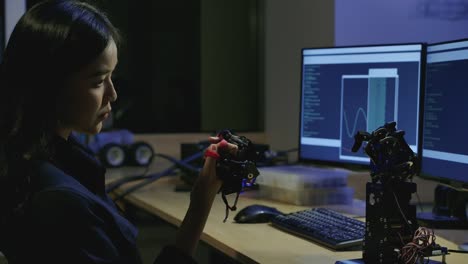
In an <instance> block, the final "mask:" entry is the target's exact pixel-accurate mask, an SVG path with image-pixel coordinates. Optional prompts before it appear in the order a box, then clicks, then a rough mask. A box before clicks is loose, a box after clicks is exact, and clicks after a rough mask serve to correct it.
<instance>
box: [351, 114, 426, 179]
mask: <svg viewBox="0 0 468 264" xmlns="http://www.w3.org/2000/svg"><path fill="white" fill-rule="evenodd" d="M404 135H405V132H404V131H403V130H396V122H389V123H386V124H385V125H383V126H381V127H379V128H377V129H376V130H374V131H373V132H371V133H368V132H362V131H360V132H358V133H357V134H356V135H355V136H354V140H355V141H354V145H353V148H352V151H353V152H357V151H358V150H359V148H361V145H362V143H363V142H364V141H367V142H368V143H367V145H366V146H365V148H364V151H365V152H366V154H367V155H368V156H369V158H370V160H371V178H372V181H373V182H381V183H386V182H388V181H390V182H401V181H405V180H407V179H411V177H412V176H414V175H415V174H416V172H417V171H418V168H419V162H418V159H417V158H416V156H415V154H414V152H413V151H412V150H411V148H410V147H409V146H408V143H406V141H405V139H404Z"/></svg>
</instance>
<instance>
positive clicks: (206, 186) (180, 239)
mask: <svg viewBox="0 0 468 264" xmlns="http://www.w3.org/2000/svg"><path fill="white" fill-rule="evenodd" d="M210 141H211V142H212V143H213V144H211V145H210V146H209V147H208V149H207V153H208V154H211V155H205V163H204V166H203V168H202V171H201V173H200V175H199V177H198V178H197V180H196V182H195V184H194V186H193V189H192V193H191V197H190V206H189V208H188V210H187V213H186V215H185V217H184V220H183V221H182V224H181V226H180V228H179V230H178V233H177V237H176V244H175V246H176V247H177V248H178V249H180V250H181V251H182V252H184V253H186V254H188V255H189V256H192V255H193V253H194V252H195V249H196V247H197V244H198V241H199V240H200V237H201V234H202V232H203V229H204V227H205V224H206V220H207V218H208V215H209V213H210V210H211V206H212V204H213V201H214V198H215V196H216V194H217V193H218V191H219V189H220V188H221V185H222V181H221V180H220V179H219V177H218V176H217V175H216V160H217V158H216V154H217V153H218V149H224V148H226V149H227V150H228V151H229V152H231V153H235V152H236V151H237V146H236V145H234V144H230V143H227V142H226V141H224V140H222V141H219V139H218V138H210ZM215 142H218V143H215ZM213 153H214V154H213Z"/></svg>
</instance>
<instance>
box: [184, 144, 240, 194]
mask: <svg viewBox="0 0 468 264" xmlns="http://www.w3.org/2000/svg"><path fill="white" fill-rule="evenodd" d="M209 141H210V143H211V145H210V146H209V147H208V148H207V149H206V150H205V163H204V165H203V168H202V170H201V172H200V175H199V176H198V178H197V180H196V181H195V184H194V187H193V189H192V199H197V198H198V197H202V196H204V195H203V194H204V193H205V194H210V195H209V196H211V194H212V193H214V194H216V193H217V192H218V191H219V189H220V188H221V185H222V184H223V183H222V181H221V180H220V178H219V177H218V175H216V161H217V160H218V159H219V158H220V153H223V152H225V153H226V152H228V153H230V154H233V155H235V154H236V152H237V149H238V148H237V146H236V145H234V144H231V143H229V142H227V141H226V140H224V139H220V138H218V137H210V138H209ZM207 198H208V199H209V198H210V197H207Z"/></svg>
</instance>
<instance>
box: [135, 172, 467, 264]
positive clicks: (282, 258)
mask: <svg viewBox="0 0 468 264" xmlns="http://www.w3.org/2000/svg"><path fill="white" fill-rule="evenodd" d="M177 181H178V179H176V178H163V179H160V180H158V181H157V182H155V183H153V184H151V185H149V186H146V187H144V188H142V189H141V190H139V191H137V192H135V193H134V194H131V195H129V196H128V197H127V200H128V201H129V202H131V203H132V204H134V205H136V206H138V207H140V208H142V209H144V210H146V211H148V212H150V213H152V214H154V215H156V216H158V217H160V218H162V219H164V220H165V221H167V222H169V223H171V224H173V225H176V226H179V225H180V223H181V221H182V219H183V217H184V215H185V212H186V210H187V208H188V203H189V194H188V193H183V192H174V186H175V183H176V182H177ZM249 196H251V195H250V193H244V194H242V195H241V197H240V199H239V202H238V208H243V207H245V206H247V205H250V204H255V203H261V204H265V205H269V206H274V207H276V208H278V209H279V210H280V211H282V212H293V211H297V210H301V209H305V208H306V207H302V206H295V205H288V204H283V203H277V202H274V201H266V200H261V199H258V198H253V197H249ZM231 198H232V197H231ZM224 212H225V207H224V203H223V202H222V200H221V197H220V196H218V197H217V198H216V199H215V202H214V204H213V208H212V210H211V214H210V216H209V218H208V221H207V224H206V227H205V230H204V233H203V235H202V240H203V241H205V242H206V243H208V244H209V245H211V246H212V247H214V248H216V249H218V250H219V251H221V252H223V253H224V254H226V255H228V256H230V257H232V258H234V259H236V260H238V261H240V262H243V263H335V261H336V260H345V259H354V258H360V257H361V254H362V253H361V251H347V252H338V251H332V250H330V249H328V248H325V247H322V246H320V245H318V244H315V243H312V242H310V241H307V240H305V239H302V238H299V237H297V236H294V235H291V234H288V233H285V232H283V231H280V230H278V229H276V228H275V227H273V226H271V225H270V224H237V223H235V222H234V221H233V220H232V219H233V217H234V215H235V213H236V212H231V213H230V215H229V219H228V220H227V221H226V223H223V219H224ZM463 232H466V231H463ZM436 235H437V233H436ZM437 242H438V243H439V244H441V245H442V246H445V247H448V248H450V249H456V248H457V245H456V244H454V243H453V242H449V241H447V240H445V239H443V238H441V237H438V238H437ZM462 257H463V254H451V255H449V256H447V261H448V263H465V262H464V261H462ZM434 259H436V260H437V258H434Z"/></svg>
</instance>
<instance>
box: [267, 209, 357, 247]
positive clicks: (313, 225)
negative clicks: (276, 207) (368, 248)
mask: <svg viewBox="0 0 468 264" xmlns="http://www.w3.org/2000/svg"><path fill="white" fill-rule="evenodd" d="M271 223H272V224H273V226H274V227H277V228H279V229H282V230H284V231H286V232H289V233H293V234H295V235H298V236H301V237H303V238H306V239H308V240H311V241H314V242H317V243H319V244H322V245H324V246H326V247H329V248H332V249H335V250H340V249H348V248H351V247H355V246H361V245H362V241H363V240H364V234H365V229H366V224H365V223H364V222H362V221H359V220H357V219H354V218H351V217H348V216H345V215H343V214H341V213H338V212H336V211H333V210H331V209H327V208H313V209H307V210H303V211H298V212H294V213H290V214H286V215H277V216H275V217H273V218H272V219H271Z"/></svg>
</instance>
